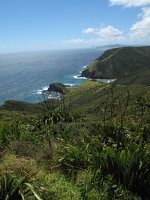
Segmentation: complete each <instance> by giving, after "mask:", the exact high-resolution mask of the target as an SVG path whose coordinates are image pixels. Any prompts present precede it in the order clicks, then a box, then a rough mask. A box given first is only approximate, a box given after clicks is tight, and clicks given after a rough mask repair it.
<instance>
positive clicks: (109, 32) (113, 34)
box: [97, 25, 122, 39]
mask: <svg viewBox="0 0 150 200" xmlns="http://www.w3.org/2000/svg"><path fill="white" fill-rule="evenodd" d="M97 34H98V35H99V36H100V37H102V38H108V39H111V38H113V39H119V38H122V31H120V30H119V29H117V28H115V27H113V26H111V25H108V26H105V27H102V28H100V29H99V30H98V31H97Z"/></svg>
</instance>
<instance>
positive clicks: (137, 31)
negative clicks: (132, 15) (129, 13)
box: [130, 7, 150, 41]
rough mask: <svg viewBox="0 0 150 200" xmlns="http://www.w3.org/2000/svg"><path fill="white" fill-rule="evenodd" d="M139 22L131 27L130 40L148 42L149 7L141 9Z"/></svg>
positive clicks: (149, 28)
mask: <svg viewBox="0 0 150 200" xmlns="http://www.w3.org/2000/svg"><path fill="white" fill-rule="evenodd" d="M142 11H143V12H142V14H141V15H140V16H141V20H140V21H138V22H136V23H135V24H133V25H132V27H131V29H130V38H131V39H135V40H141V39H142V40H147V41H150V7H147V8H143V9H142Z"/></svg>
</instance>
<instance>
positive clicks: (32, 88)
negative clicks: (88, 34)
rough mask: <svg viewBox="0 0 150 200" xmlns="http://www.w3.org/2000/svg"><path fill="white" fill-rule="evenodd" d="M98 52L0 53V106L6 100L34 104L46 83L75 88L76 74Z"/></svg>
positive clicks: (81, 80)
mask: <svg viewBox="0 0 150 200" xmlns="http://www.w3.org/2000/svg"><path fill="white" fill-rule="evenodd" d="M101 54H102V51H100V50H99V49H96V48H95V49H80V50H54V51H52V50H51V51H42V52H28V53H12V54H0V105H2V104H3V103H4V102H5V101H6V100H12V99H13V100H19V101H25V102H31V103H36V102H39V101H41V97H42V95H41V91H42V90H43V89H46V88H47V87H48V85H49V84H50V83H53V82H60V83H64V84H69V85H71V86H74V87H77V86H79V85H80V84H81V83H82V82H84V81H85V79H83V78H82V79H81V78H78V77H77V75H79V74H80V73H81V71H82V70H83V69H84V68H85V66H87V65H89V64H90V63H91V62H92V61H93V60H95V59H96V58H97V57H98V56H100V55H101Z"/></svg>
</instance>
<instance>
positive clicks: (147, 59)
mask: <svg viewBox="0 0 150 200" xmlns="http://www.w3.org/2000/svg"><path fill="white" fill-rule="evenodd" d="M149 75H150V47H149V46H147V47H122V48H114V49H110V50H107V51H105V52H104V54H103V55H102V56H100V57H99V58H97V59H96V60H95V61H94V62H93V63H92V64H90V65H89V66H88V67H87V69H85V70H84V71H82V74H81V76H84V77H88V78H92V79H103V78H106V79H119V82H120V81H123V83H124V84H126V83H127V84H128V83H131V82H134V83H136V84H138V83H139V84H146V85H149V84H150V80H149V79H150V78H149ZM122 79H123V80H122Z"/></svg>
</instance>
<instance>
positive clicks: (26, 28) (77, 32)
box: [0, 0, 150, 53]
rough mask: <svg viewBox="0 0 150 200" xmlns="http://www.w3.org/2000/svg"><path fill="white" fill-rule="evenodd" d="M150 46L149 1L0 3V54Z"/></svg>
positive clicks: (2, 0)
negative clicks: (132, 45) (124, 45)
mask: <svg viewBox="0 0 150 200" xmlns="http://www.w3.org/2000/svg"><path fill="white" fill-rule="evenodd" d="M116 43H119V44H150V0H0V53H5V52H17V51H35V50H48V49H64V48H85V47H92V46H101V45H107V44H116Z"/></svg>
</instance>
